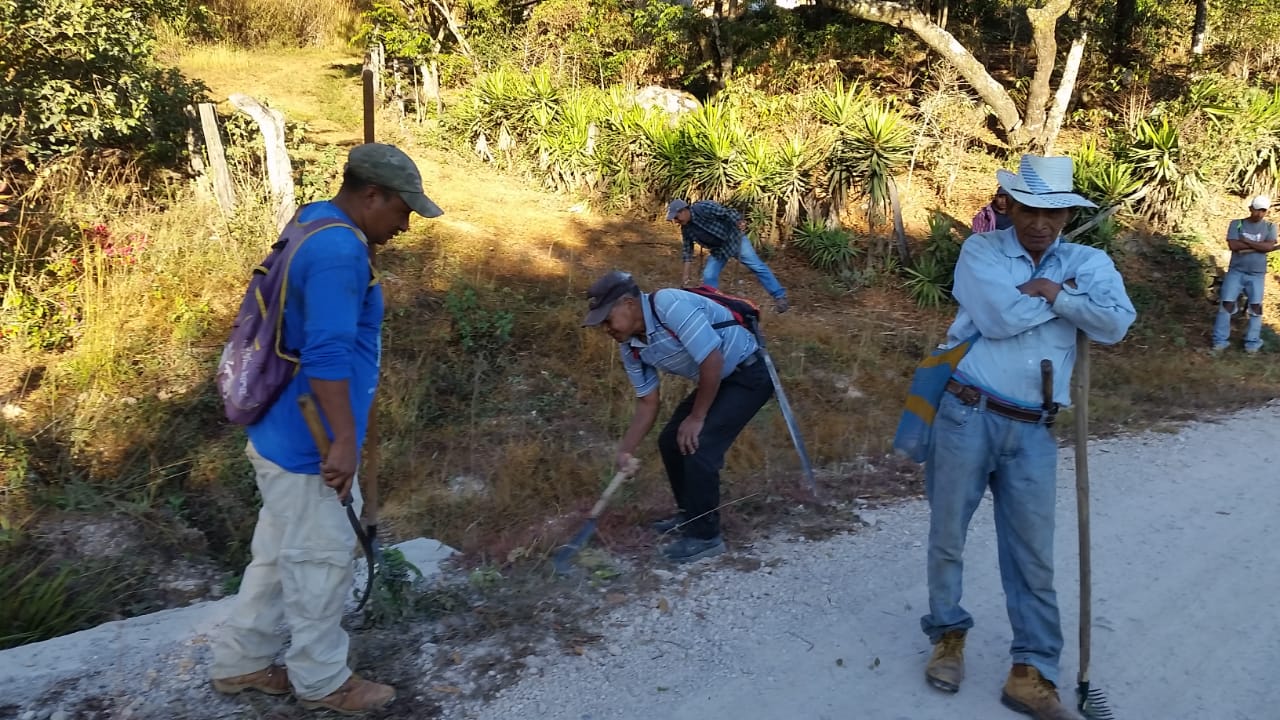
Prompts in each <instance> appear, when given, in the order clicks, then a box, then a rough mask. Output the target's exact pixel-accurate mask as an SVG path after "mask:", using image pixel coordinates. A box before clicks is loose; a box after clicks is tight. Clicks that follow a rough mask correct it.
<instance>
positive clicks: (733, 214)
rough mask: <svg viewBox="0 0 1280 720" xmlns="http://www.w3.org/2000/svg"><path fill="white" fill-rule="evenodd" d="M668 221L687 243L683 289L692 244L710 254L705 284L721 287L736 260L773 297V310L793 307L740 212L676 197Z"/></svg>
mask: <svg viewBox="0 0 1280 720" xmlns="http://www.w3.org/2000/svg"><path fill="white" fill-rule="evenodd" d="M667 221H668V222H673V223H675V224H677V225H679V226H680V237H681V239H682V240H683V241H684V246H683V250H682V252H681V255H680V257H681V260H682V261H683V262H684V273H683V275H682V276H681V282H680V284H681V286H682V287H688V285H689V271H690V270H691V269H692V268H693V245H694V243H697V244H699V245H701V246H702V247H704V248H706V249H707V251H708V252H709V253H710V255H709V256H708V257H707V264H706V265H705V266H704V267H703V268H702V284H703V285H706V286H709V287H719V286H720V273H721V271H723V270H724V266H725V265H726V264H727V263H728V262H729V261H730V260H732V259H733V258H737V259H738V262H740V263H742V264H743V265H744V266H745V267H746V268H747V269H748V270H750V271H751V272H752V273H754V274H755V276H756V279H757V280H759V281H760V285H761V287H763V288H764V289H765V292H767V293H769V295H770V296H772V297H773V309H774V310H776V311H777V312H780V313H784V312H786V311H787V310H788V309H789V308H790V307H791V303H790V302H788V300H787V290H786V288H784V287H782V284H781V283H779V282H778V278H777V277H775V276H774V274H773V271H772V270H770V269H769V266H768V265H766V264H765V262H764V261H763V260H761V259H760V256H759V255H757V254H756V249H755V246H754V245H752V244H751V238H749V237H747V222H746V220H743V218H742V215H741V214H740V213H738V211H737V210H734V209H733V208H727V207H725V206H724V205H721V204H720V203H717V202H711V201H710V200H699V201H698V202H696V203H693V204H692V205H690V204H689V203H688V202H686V201H684V200H681V199H680V198H676V199H675V200H672V201H671V202H670V203H668V204H667Z"/></svg>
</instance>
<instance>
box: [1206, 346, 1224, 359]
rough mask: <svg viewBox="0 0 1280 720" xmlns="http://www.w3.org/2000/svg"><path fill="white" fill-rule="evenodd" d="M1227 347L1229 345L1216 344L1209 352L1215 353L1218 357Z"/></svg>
mask: <svg viewBox="0 0 1280 720" xmlns="http://www.w3.org/2000/svg"><path fill="white" fill-rule="evenodd" d="M1227 347H1228V346H1227V345H1214V346H1213V347H1211V348H1209V354H1210V355H1213V356H1214V357H1217V356H1219V355H1221V354H1222V353H1224V352H1226V351H1227Z"/></svg>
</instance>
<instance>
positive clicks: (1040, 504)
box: [920, 155, 1136, 720]
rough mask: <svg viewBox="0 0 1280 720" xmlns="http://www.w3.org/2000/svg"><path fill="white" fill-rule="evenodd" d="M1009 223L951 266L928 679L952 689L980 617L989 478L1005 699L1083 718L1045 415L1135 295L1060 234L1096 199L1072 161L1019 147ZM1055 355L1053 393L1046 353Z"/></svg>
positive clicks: (931, 553)
mask: <svg viewBox="0 0 1280 720" xmlns="http://www.w3.org/2000/svg"><path fill="white" fill-rule="evenodd" d="M996 179H997V180H998V181H999V183H1000V187H1001V188H1003V189H1004V190H1005V191H1007V192H1008V194H1009V197H1010V205H1009V217H1010V219H1011V220H1012V227H1010V228H1008V229H1005V230H992V231H990V232H986V233H981V234H977V235H973V236H971V237H970V238H969V239H968V240H966V241H965V243H964V246H963V248H962V250H961V252H960V259H959V262H958V263H957V264H956V271H955V285H954V288H955V289H954V295H955V298H956V301H957V303H959V305H960V310H959V312H958V313H957V314H956V319H955V321H954V322H953V323H952V325H951V328H950V329H949V330H948V332H947V344H948V346H954V345H957V344H959V343H962V342H964V341H966V340H970V339H973V345H972V347H971V348H970V350H969V352H968V354H966V355H965V357H964V359H963V360H961V361H960V363H959V364H958V365H957V367H956V371H955V373H954V374H953V376H952V379H951V381H950V382H949V383H948V384H947V392H946V394H944V396H943V398H942V402H941V404H940V405H939V407H938V412H937V416H936V419H935V420H934V424H933V432H934V438H933V442H932V445H931V447H930V449H929V455H928V459H927V465H926V468H925V490H926V493H927V495H928V498H929V514H930V521H929V550H928V577H929V614H928V615H925V616H924V617H923V618H921V621H920V625H921V628H922V629H923V630H924V632H925V634H927V635H928V636H929V639H930V641H931V642H932V643H934V650H933V655H932V657H931V658H930V660H929V663H928V666H927V667H926V669H925V677H926V679H927V680H928V682H929V683H930V684H931V685H933V686H934V687H937V688H939V689H941V690H944V691H947V692H956V691H957V690H959V688H960V682H961V680H962V679H963V677H964V644H965V637H966V634H967V633H968V631H969V630H970V629H971V628H972V627H973V624H974V622H973V617H972V616H970V615H969V613H968V612H966V611H965V609H964V608H963V607H961V606H960V600H961V581H962V576H963V569H964V564H963V555H964V544H965V536H966V534H967V533H968V529H969V520H970V519H971V518H972V517H973V513H974V511H975V510H976V509H977V507H978V505H979V503H981V501H982V497H983V494H984V492H985V491H986V490H987V488H988V487H989V488H990V489H991V494H992V497H993V499H994V505H995V518H996V539H997V545H998V550H999V558H1000V578H1001V581H1002V584H1003V586H1004V593H1005V599H1006V604H1007V607H1008V613H1009V623H1010V625H1011V626H1012V629H1013V644H1012V646H1011V648H1010V654H1011V655H1012V660H1013V667H1012V669H1011V671H1010V673H1009V678H1008V680H1007V682H1006V683H1005V686H1004V692H1003V694H1002V696H1001V701H1002V702H1003V703H1004V704H1005V705H1007V706H1009V707H1010V708H1012V709H1014V710H1017V711H1019V712H1023V713H1026V714H1028V715H1031V716H1033V717H1035V718H1037V720H1065V719H1067V718H1074V717H1075V715H1074V714H1073V713H1071V712H1069V711H1068V710H1067V709H1065V708H1064V707H1063V705H1062V703H1061V701H1060V700H1059V698H1058V692H1057V687H1056V682H1057V680H1058V660H1059V656H1060V654H1061V651H1062V627H1061V623H1060V622H1059V618H1058V599H1057V595H1056V594H1055V592H1054V589H1053V528H1054V504H1055V500H1056V478H1057V458H1058V448H1057V444H1056V442H1055V441H1054V437H1053V432H1052V429H1051V426H1052V425H1053V421H1054V417H1055V416H1056V414H1057V411H1058V408H1059V407H1064V406H1066V405H1067V404H1068V403H1069V402H1070V399H1071V398H1070V392H1069V384H1070V378H1071V370H1072V366H1073V364H1074V363H1075V336H1076V330H1077V329H1079V330H1083V331H1084V332H1085V333H1086V334H1088V336H1089V337H1090V338H1092V339H1093V340H1095V341H1097V342H1101V343H1106V344H1112V343H1116V342H1119V341H1120V340H1121V339H1122V338H1123V337H1124V335H1125V333H1126V332H1127V331H1128V329H1129V326H1130V325H1131V324H1132V323H1133V320H1134V318H1135V315H1136V314H1135V312H1134V309H1133V304H1132V303H1131V302H1130V301H1129V297H1128V295H1127V294H1126V292H1125V287H1124V281H1123V280H1122V279H1121V277H1120V274H1119V272H1117V271H1116V267H1115V265H1114V264H1113V263H1112V262H1111V259H1110V258H1109V257H1107V255H1106V253H1104V252H1102V251H1101V250H1097V249H1095V248H1091V247H1087V246H1084V245H1076V244H1073V243H1064V242H1063V241H1062V239H1061V237H1060V236H1061V233H1062V229H1063V227H1065V226H1066V224H1067V222H1068V221H1069V220H1070V219H1071V216H1072V213H1073V208H1077V207H1096V206H1095V205H1094V204H1093V203H1091V202H1089V201H1088V200H1086V199H1085V198H1083V197H1081V196H1080V195H1078V194H1076V193H1075V192H1074V191H1073V189H1072V164H1071V159H1070V158H1065V157H1039V156H1035V155H1024V156H1023V157H1022V161H1021V164H1020V166H1019V169H1018V172H1017V174H1014V173H1011V172H1007V171H1004V170H1000V171H998V172H997V173H996ZM1044 359H1047V360H1049V361H1050V362H1051V363H1052V368H1053V373H1052V385H1051V393H1050V396H1049V397H1045V393H1044V391H1043V389H1042V388H1043V382H1042V380H1043V378H1042V373H1041V361H1042V360H1044Z"/></svg>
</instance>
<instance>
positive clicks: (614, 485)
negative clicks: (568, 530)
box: [589, 458, 640, 520]
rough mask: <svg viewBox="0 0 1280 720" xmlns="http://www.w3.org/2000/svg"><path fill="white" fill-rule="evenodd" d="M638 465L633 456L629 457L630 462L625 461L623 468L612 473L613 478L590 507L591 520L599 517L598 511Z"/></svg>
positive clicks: (600, 510)
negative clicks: (593, 505) (625, 464)
mask: <svg viewBox="0 0 1280 720" xmlns="http://www.w3.org/2000/svg"><path fill="white" fill-rule="evenodd" d="M639 467H640V461H638V460H636V459H635V458H631V462H629V463H627V466H626V467H625V468H623V469H621V470H619V471H618V472H616V473H614V475H613V479H612V480H610V481H609V485H608V487H606V488H605V489H604V492H603V493H602V494H601V495H600V499H599V500H597V501H596V504H595V507H593V508H591V515H590V516H589V517H590V518H591V519H592V520H594V519H596V518H598V517H600V513H602V512H604V508H605V506H606V505H608V504H609V498H611V497H613V494H614V493H615V492H617V491H618V488H620V487H622V483H624V482H626V481H627V480H630V479H631V478H632V477H633V476H634V475H635V474H636V469H637V468H639Z"/></svg>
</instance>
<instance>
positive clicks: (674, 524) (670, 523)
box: [649, 513, 685, 535]
mask: <svg viewBox="0 0 1280 720" xmlns="http://www.w3.org/2000/svg"><path fill="white" fill-rule="evenodd" d="M684 520H685V517H684V513H676V514H675V515H672V516H671V517H666V518H662V519H661V520H655V521H654V522H653V523H651V524H650V525H649V529H650V530H653V531H654V532H656V533H658V534H659V535H666V534H667V533H669V532H671V531H672V530H675V529H677V528H679V527H680V526H681V525H683V524H684Z"/></svg>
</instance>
